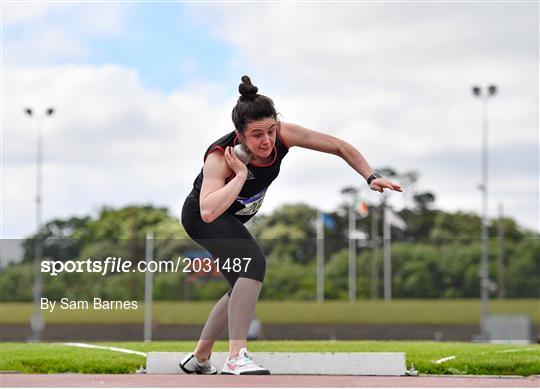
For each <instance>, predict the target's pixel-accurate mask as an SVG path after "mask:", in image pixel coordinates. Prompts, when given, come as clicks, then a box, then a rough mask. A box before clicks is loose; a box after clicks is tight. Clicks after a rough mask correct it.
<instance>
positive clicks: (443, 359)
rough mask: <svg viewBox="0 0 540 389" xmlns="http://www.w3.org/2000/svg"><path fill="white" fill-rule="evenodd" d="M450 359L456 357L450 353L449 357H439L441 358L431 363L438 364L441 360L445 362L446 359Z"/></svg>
mask: <svg viewBox="0 0 540 389" xmlns="http://www.w3.org/2000/svg"><path fill="white" fill-rule="evenodd" d="M452 359H456V357H455V356H454V355H451V356H449V357H444V358H441V359H437V360H436V361H434V362H433V363H436V364H439V363H443V362H446V361H451V360H452Z"/></svg>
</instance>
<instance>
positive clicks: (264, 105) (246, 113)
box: [232, 76, 277, 132]
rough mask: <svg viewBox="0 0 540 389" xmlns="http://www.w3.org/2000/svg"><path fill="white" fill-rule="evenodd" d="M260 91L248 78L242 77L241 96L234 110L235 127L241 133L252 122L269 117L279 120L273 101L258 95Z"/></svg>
mask: <svg viewBox="0 0 540 389" xmlns="http://www.w3.org/2000/svg"><path fill="white" fill-rule="evenodd" d="M258 90H259V88H257V87H256V86H255V85H253V84H252V83H251V80H250V79H249V77H248V76H243V77H242V83H241V84H240V85H239V86H238V91H239V92H240V95H241V96H240V97H239V98H238V101H237V102H236V106H235V107H234V108H233V110H232V121H233V123H234V127H235V128H236V129H237V130H238V131H240V132H244V127H245V125H246V124H247V123H249V122H251V121H254V120H259V119H264V118H267V117H273V118H274V119H276V118H277V113H276V108H275V107H274V102H273V101H272V99H271V98H270V97H267V96H264V95H260V94H258V93H257V91H258Z"/></svg>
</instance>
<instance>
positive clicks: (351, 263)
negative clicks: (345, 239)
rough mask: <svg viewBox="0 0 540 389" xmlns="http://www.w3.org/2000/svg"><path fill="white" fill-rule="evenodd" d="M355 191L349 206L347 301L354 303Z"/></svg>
mask: <svg viewBox="0 0 540 389" xmlns="http://www.w3.org/2000/svg"><path fill="white" fill-rule="evenodd" d="M356 194H357V192H356V191H353V192H352V193H351V205H350V206H349V301H356V237H355V235H354V234H355V232H356V210H355V209H354V205H355V204H356Z"/></svg>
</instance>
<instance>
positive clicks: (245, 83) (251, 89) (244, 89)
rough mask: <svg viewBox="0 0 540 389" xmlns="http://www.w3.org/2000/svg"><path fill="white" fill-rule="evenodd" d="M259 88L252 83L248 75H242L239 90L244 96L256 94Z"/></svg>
mask: <svg viewBox="0 0 540 389" xmlns="http://www.w3.org/2000/svg"><path fill="white" fill-rule="evenodd" d="M258 90H259V88H257V87H256V86H255V85H253V84H252V83H251V80H250V79H249V77H248V76H242V83H241V84H240V85H239V86H238V91H239V92H240V94H241V95H242V97H251V96H255V95H256V94H257V91H258Z"/></svg>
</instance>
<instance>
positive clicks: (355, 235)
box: [349, 230, 368, 240]
mask: <svg viewBox="0 0 540 389" xmlns="http://www.w3.org/2000/svg"><path fill="white" fill-rule="evenodd" d="M367 238H368V234H367V233H366V232H364V231H360V230H352V231H350V232H349V239H360V240H363V239H367Z"/></svg>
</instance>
